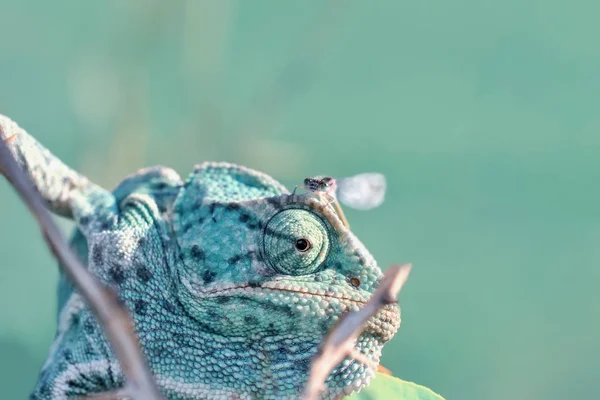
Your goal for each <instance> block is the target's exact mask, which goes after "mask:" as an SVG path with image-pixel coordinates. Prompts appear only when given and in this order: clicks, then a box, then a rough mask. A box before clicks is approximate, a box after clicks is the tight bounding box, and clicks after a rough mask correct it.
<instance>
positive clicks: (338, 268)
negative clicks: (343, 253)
mask: <svg viewBox="0 0 600 400" xmlns="http://www.w3.org/2000/svg"><path fill="white" fill-rule="evenodd" d="M332 268H333V269H335V270H338V271H339V270H341V269H342V263H341V262H339V261H336V262H335V264H333V267H332Z"/></svg>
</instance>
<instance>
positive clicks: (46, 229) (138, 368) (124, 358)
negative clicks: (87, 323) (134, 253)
mask: <svg viewBox="0 0 600 400" xmlns="http://www.w3.org/2000/svg"><path fill="white" fill-rule="evenodd" d="M0 129H2V127H0ZM0 133H1V132H0ZM0 137H2V136H1V135H0ZM0 172H1V173H2V174H4V175H5V177H6V178H7V179H8V180H9V181H10V182H11V183H12V185H13V186H14V188H15V189H16V191H17V192H18V193H19V195H20V196H21V198H22V199H23V201H24V202H25V204H27V206H28V207H29V210H30V211H31V212H32V214H33V215H34V216H35V218H36V219H37V221H38V224H39V226H40V228H41V230H42V232H43V234H44V238H45V239H46V242H47V244H48V246H49V247H50V249H51V250H52V252H53V253H54V256H55V257H56V259H57V260H58V261H59V262H60V264H61V265H62V266H63V271H64V273H65V274H66V275H67V277H68V278H69V280H70V281H71V282H72V283H73V284H74V285H75V287H76V289H77V292H78V293H80V294H81V295H82V296H83V298H84V299H85V301H86V303H87V305H88V306H89V307H90V309H91V310H92V312H93V313H94V315H95V316H96V318H97V320H98V321H99V323H100V324H101V326H102V327H103V329H104V332H105V333H106V335H107V337H108V340H109V341H110V344H111V345H112V349H113V351H114V352H115V355H116V357H117V359H118V360H119V363H120V364H121V368H122V370H123V372H124V374H125V378H126V386H125V388H124V389H123V391H121V392H119V393H120V394H121V395H125V396H127V397H129V398H132V399H135V400H160V399H162V398H163V397H162V396H161V394H160V392H159V390H158V388H157V386H156V384H155V382H154V379H153V377H152V374H151V373H150V371H149V369H148V366H147V364H146V361H145V358H144V355H143V353H142V352H141V349H140V346H139V343H138V340H137V337H136V335H135V331H134V328H133V322H132V320H131V318H130V317H129V314H128V312H127V310H126V309H125V308H123V307H122V306H121V305H120V304H119V303H118V301H117V296H116V295H115V293H114V292H113V291H112V290H110V289H109V288H106V287H104V286H103V285H102V284H101V283H100V282H98V281H97V280H96V278H95V277H94V276H93V275H92V274H91V273H90V272H89V271H88V270H87V268H86V267H85V266H84V265H83V264H82V263H81V261H80V260H79V259H78V258H77V256H76V255H75V253H73V251H71V249H70V248H69V246H68V244H67V242H66V241H65V240H64V238H63V237H62V235H61V233H60V230H59V229H58V227H57V225H56V223H55V222H54V220H53V219H52V216H51V215H50V213H49V211H48V210H47V209H46V206H45V204H44V200H43V199H42V198H41V196H40V195H39V193H38V192H37V191H36V189H35V187H34V186H33V184H32V182H31V181H30V180H29V178H28V177H27V176H26V175H25V174H24V173H23V171H22V170H21V168H20V167H19V165H18V164H17V162H16V161H15V159H14V158H13V157H12V154H11V153H10V151H9V149H8V147H7V146H6V144H5V143H4V141H3V140H2V139H0Z"/></svg>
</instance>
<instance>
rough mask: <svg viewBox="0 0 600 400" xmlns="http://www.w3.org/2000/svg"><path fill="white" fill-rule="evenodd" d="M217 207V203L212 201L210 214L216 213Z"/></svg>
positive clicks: (209, 208) (209, 209)
mask: <svg viewBox="0 0 600 400" xmlns="http://www.w3.org/2000/svg"><path fill="white" fill-rule="evenodd" d="M216 208H217V204H216V203H210V205H209V206H208V213H209V214H210V215H213V214H214V213H215V209H216Z"/></svg>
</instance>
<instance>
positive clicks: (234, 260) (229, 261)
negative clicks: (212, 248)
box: [227, 254, 242, 264]
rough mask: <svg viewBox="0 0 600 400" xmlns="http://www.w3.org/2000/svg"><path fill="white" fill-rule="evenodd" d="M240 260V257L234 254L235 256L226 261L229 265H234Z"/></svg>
mask: <svg viewBox="0 0 600 400" xmlns="http://www.w3.org/2000/svg"><path fill="white" fill-rule="evenodd" d="M241 259H242V256H241V255H239V254H236V255H235V256H233V257H231V258H230V259H229V260H227V262H228V263H229V264H235V263H237V262H239V261H240V260H241Z"/></svg>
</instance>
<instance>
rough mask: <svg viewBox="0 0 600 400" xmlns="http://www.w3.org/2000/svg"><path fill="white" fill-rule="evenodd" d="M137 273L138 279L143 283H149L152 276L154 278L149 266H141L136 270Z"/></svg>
mask: <svg viewBox="0 0 600 400" xmlns="http://www.w3.org/2000/svg"><path fill="white" fill-rule="evenodd" d="M135 274H136V275H137V277H138V279H139V280H140V282H142V283H148V281H149V280H150V278H152V274H151V273H150V271H148V268H146V267H145V266H143V265H141V266H139V267H138V268H137V269H136V270H135Z"/></svg>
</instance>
